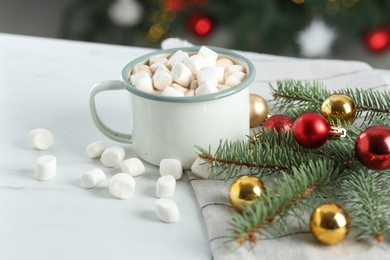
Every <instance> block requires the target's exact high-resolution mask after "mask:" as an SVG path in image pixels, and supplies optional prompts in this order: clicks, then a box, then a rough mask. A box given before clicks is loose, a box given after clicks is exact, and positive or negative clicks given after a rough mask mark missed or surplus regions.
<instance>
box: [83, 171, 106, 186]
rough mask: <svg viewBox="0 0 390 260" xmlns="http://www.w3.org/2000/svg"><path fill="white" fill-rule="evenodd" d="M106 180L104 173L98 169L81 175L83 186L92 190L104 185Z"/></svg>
mask: <svg viewBox="0 0 390 260" xmlns="http://www.w3.org/2000/svg"><path fill="white" fill-rule="evenodd" d="M105 179H106V175H105V174H104V172H103V171H102V170H100V169H98V168H95V169H93V170H90V171H88V172H86V173H84V174H83V175H81V178H80V182H81V186H83V187H84V188H87V189H91V188H94V187H96V186H97V185H99V184H100V183H102V182H103V181H104V180H105Z"/></svg>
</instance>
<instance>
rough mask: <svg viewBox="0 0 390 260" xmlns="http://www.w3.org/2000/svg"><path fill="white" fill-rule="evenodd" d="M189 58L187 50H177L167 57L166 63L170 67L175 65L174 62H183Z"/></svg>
mask: <svg viewBox="0 0 390 260" xmlns="http://www.w3.org/2000/svg"><path fill="white" fill-rule="evenodd" d="M188 58H189V55H188V53H187V52H184V51H182V50H178V51H176V52H175V53H173V54H172V55H171V56H170V57H169V58H168V63H167V66H168V67H170V68H172V67H173V66H175V64H177V63H180V62H184V61H185V60H187V59H188Z"/></svg>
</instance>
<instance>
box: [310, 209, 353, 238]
mask: <svg viewBox="0 0 390 260" xmlns="http://www.w3.org/2000/svg"><path fill="white" fill-rule="evenodd" d="M349 227H350V222H349V218H348V215H347V213H346V212H345V211H344V209H343V208H342V207H340V206H339V205H337V204H334V203H325V204H322V205H320V206H318V207H317V208H315V209H314V210H313V213H312V214H311V217H310V230H311V233H312V234H313V236H314V237H315V238H316V239H317V240H318V241H320V242H321V243H323V244H326V245H334V244H337V243H339V242H341V241H342V240H344V238H345V237H346V236H347V235H348V232H349Z"/></svg>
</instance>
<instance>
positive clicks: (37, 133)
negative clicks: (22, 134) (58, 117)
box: [27, 128, 54, 150]
mask: <svg viewBox="0 0 390 260" xmlns="http://www.w3.org/2000/svg"><path fill="white" fill-rule="evenodd" d="M27 140H28V142H29V143H30V144H31V146H32V147H34V148H35V149H38V150H46V149H48V148H50V147H51V145H52V144H53V140H54V136H53V134H52V133H51V132H50V131H49V130H47V129H43V128H37V129H34V130H32V131H30V133H28V135H27Z"/></svg>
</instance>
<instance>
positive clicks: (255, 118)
mask: <svg viewBox="0 0 390 260" xmlns="http://www.w3.org/2000/svg"><path fill="white" fill-rule="evenodd" d="M249 108H250V127H251V128H252V127H257V126H259V125H260V124H261V123H263V122H264V121H265V120H266V119H267V116H268V114H269V109H268V104H267V102H266V101H265V100H264V99H263V98H262V97H260V96H259V95H256V94H250V95H249Z"/></svg>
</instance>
